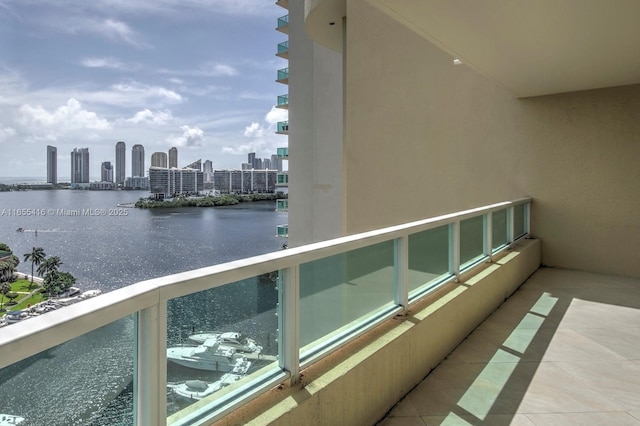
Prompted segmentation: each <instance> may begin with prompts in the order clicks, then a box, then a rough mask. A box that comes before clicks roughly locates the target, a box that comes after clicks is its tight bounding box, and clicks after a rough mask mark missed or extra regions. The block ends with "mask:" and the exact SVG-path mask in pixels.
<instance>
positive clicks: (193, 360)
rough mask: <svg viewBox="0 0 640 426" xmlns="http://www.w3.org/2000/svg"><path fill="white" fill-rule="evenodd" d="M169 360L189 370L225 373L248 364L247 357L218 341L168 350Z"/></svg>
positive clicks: (208, 341)
mask: <svg viewBox="0 0 640 426" xmlns="http://www.w3.org/2000/svg"><path fill="white" fill-rule="evenodd" d="M167 359H168V360H169V361H172V362H175V363H176V364H179V365H182V366H185V367H189V368H196V369H198V370H208V371H224V372H229V371H232V370H233V369H234V368H236V367H237V366H240V365H244V363H246V362H247V359H246V357H244V356H242V355H241V354H238V353H237V352H236V350H235V349H233V348H231V347H229V346H223V345H221V344H220V342H219V341H218V340H216V339H209V340H206V341H205V342H204V343H203V344H202V345H200V346H178V347H173V348H167ZM247 369H248V367H247Z"/></svg>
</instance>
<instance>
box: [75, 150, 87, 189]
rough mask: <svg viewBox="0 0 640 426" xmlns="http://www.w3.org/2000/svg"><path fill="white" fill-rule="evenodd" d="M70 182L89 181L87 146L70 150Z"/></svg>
mask: <svg viewBox="0 0 640 426" xmlns="http://www.w3.org/2000/svg"><path fill="white" fill-rule="evenodd" d="M71 183H72V184H76V183H89V148H74V149H73V151H71Z"/></svg>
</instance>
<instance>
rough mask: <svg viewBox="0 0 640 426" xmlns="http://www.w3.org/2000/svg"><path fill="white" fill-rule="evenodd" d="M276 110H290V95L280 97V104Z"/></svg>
mask: <svg viewBox="0 0 640 426" xmlns="http://www.w3.org/2000/svg"><path fill="white" fill-rule="evenodd" d="M276 108H281V109H289V95H288V94H286V95H280V96H278V104H277V105H276Z"/></svg>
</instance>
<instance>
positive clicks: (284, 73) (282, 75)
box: [278, 68, 289, 80]
mask: <svg viewBox="0 0 640 426" xmlns="http://www.w3.org/2000/svg"><path fill="white" fill-rule="evenodd" d="M287 78H289V68H282V69H279V70H278V80H285V79H287Z"/></svg>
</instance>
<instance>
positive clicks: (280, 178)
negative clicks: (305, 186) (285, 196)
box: [276, 172, 289, 188]
mask: <svg viewBox="0 0 640 426" xmlns="http://www.w3.org/2000/svg"><path fill="white" fill-rule="evenodd" d="M285 186H289V172H282V173H278V175H277V176H276V188H277V187H285Z"/></svg>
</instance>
